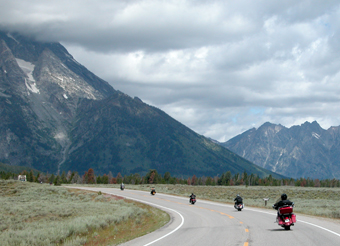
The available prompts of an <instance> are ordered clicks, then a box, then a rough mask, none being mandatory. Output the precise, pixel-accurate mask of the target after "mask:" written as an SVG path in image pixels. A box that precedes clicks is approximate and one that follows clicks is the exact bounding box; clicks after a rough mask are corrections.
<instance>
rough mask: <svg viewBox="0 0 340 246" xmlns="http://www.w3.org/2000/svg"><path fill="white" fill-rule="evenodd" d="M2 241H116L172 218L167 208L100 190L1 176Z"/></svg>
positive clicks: (0, 225) (69, 243) (155, 227)
mask: <svg viewBox="0 0 340 246" xmlns="http://www.w3.org/2000/svg"><path fill="white" fill-rule="evenodd" d="M0 204H1V210H0V232H1V233H0V242H1V245H2V246H7V245H8V246H13V245H41V246H47V245H117V244H119V243H122V242H125V241H128V240H131V239H133V238H136V237H139V236H142V235H144V234H146V233H149V232H151V231H154V230H156V229H158V228H160V227H161V226H163V225H165V224H166V223H167V222H168V221H169V216H168V214H166V213H165V212H163V211H161V210H158V209H155V208H152V207H150V206H146V205H143V204H140V203H136V202H130V201H127V200H124V199H122V198H120V197H115V196H111V195H110V196H109V195H105V194H102V193H101V192H89V191H83V190H76V189H67V188H64V187H56V186H54V185H49V184H38V183H31V182H20V181H14V180H0Z"/></svg>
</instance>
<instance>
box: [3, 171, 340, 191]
mask: <svg viewBox="0 0 340 246" xmlns="http://www.w3.org/2000/svg"><path fill="white" fill-rule="evenodd" d="M20 174H21V175H26V179H27V181H29V182H38V183H50V184H54V185H61V184H120V183H125V184H186V185H207V186H216V185H219V186H237V185H246V186H287V185H288V186H301V187H340V180H339V179H324V180H319V179H310V178H307V179H306V178H300V179H293V178H290V179H275V178H273V177H272V176H271V175H269V176H268V177H266V178H260V177H259V176H258V175H256V174H250V175H249V174H247V172H243V173H241V174H240V173H237V174H232V173H231V172H230V171H227V172H225V173H223V174H222V175H221V176H215V177H209V176H208V177H205V176H202V177H196V175H193V176H192V177H188V178H183V177H173V176H171V174H170V172H166V173H164V175H161V174H159V173H158V172H157V170H156V169H150V170H149V172H148V173H147V174H146V175H145V176H141V175H140V174H138V173H135V174H130V175H124V176H123V175H122V174H121V173H118V174H117V175H116V176H113V174H112V172H109V173H108V174H104V175H102V176H100V175H95V172H94V170H93V169H92V168H90V169H89V170H88V171H86V172H85V173H84V174H83V175H79V174H78V172H71V171H68V172H67V173H66V172H65V171H64V172H62V174H61V175H54V174H48V173H46V174H44V173H38V174H37V175H34V174H33V171H32V170H31V171H29V172H28V171H23V172H21V173H20ZM0 178H1V179H17V178H18V174H15V173H11V172H4V171H1V172H0Z"/></svg>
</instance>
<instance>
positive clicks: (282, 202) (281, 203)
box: [273, 193, 294, 216]
mask: <svg viewBox="0 0 340 246" xmlns="http://www.w3.org/2000/svg"><path fill="white" fill-rule="evenodd" d="M285 205H288V206H292V205H294V203H293V202H291V201H289V200H288V196H287V194H285V193H283V194H282V195H281V200H280V201H278V202H277V203H275V204H274V205H273V208H274V209H276V210H277V216H279V215H280V213H279V208H281V207H283V206H285Z"/></svg>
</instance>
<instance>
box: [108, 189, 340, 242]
mask: <svg viewBox="0 0 340 246" xmlns="http://www.w3.org/2000/svg"><path fill="white" fill-rule="evenodd" d="M131 191H136V190H131ZM137 191H140V190H137ZM106 193H107V192H106ZM159 194H162V195H165V196H173V195H168V194H163V193H159ZM173 197H177V196H173ZM178 197H179V198H184V197H180V196H178ZM129 199H133V198H129ZM133 200H137V199H133ZM137 201H138V200H137ZM201 201H202V202H204V203H208V204H209V203H210V204H214V205H220V206H223V207H232V205H229V204H223V203H222V204H220V203H218V202H212V201H206V200H204V199H201ZM146 203H148V202H146ZM150 204H152V203H150ZM153 205H155V206H159V207H162V206H160V205H157V204H153ZM163 208H166V207H163ZM166 209H169V210H172V211H174V212H176V213H178V214H179V215H180V216H181V218H182V223H181V224H180V225H179V226H178V227H177V228H176V229H175V230H174V231H172V232H170V233H168V234H167V235H165V236H163V237H161V238H159V239H156V240H155V241H153V242H151V243H149V244H146V245H144V246H148V245H150V244H152V243H154V242H157V241H159V240H161V239H163V238H164V237H167V236H169V235H170V234H172V233H173V232H175V231H177V230H178V229H179V228H180V227H181V226H182V225H183V223H184V218H183V216H182V215H181V214H180V213H179V212H177V211H176V210H173V209H171V208H166ZM247 210H250V211H253V212H258V213H263V214H270V215H275V214H273V213H270V212H265V211H260V210H255V209H248V208H247ZM298 222H301V223H305V224H308V225H311V226H314V227H317V228H320V229H322V230H325V231H328V232H330V233H332V234H334V235H336V236H338V237H340V234H339V233H336V232H334V231H332V230H329V229H327V228H325V227H322V226H318V225H315V224H313V223H310V222H307V221H303V220H298Z"/></svg>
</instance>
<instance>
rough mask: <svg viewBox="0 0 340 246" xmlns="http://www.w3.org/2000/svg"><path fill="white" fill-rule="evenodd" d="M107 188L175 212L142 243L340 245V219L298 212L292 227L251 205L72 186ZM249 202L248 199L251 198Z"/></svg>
mask: <svg viewBox="0 0 340 246" xmlns="http://www.w3.org/2000/svg"><path fill="white" fill-rule="evenodd" d="M69 188H79V189H86V190H93V191H101V192H102V193H108V194H113V195H119V196H121V197H125V198H127V199H131V200H135V201H138V202H143V203H146V204H149V205H151V206H155V207H158V208H160V209H162V210H164V211H166V212H167V213H169V214H170V216H171V221H170V223H168V224H167V225H166V226H164V227H162V228H161V229H159V230H156V231H155V232H153V233H150V234H148V235H145V236H143V237H139V238H136V239H134V240H132V241H129V242H127V243H125V244H122V245H124V246H127V245H128V246H137V245H138V246H140V245H145V246H146V245H152V246H158V245H195V246H201V245H202V246H203V245H204V246H206V245H214V246H217V245H228V246H229V245H238V246H240V245H241V246H266V245H268V246H269V245H270V246H272V245H276V246H281V245H282V246H283V245H284V246H286V245H306V246H307V245H308V246H311V245H315V246H319V245H323V246H328V245H340V221H335V220H328V219H323V218H315V217H309V216H303V215H300V214H297V223H296V224H295V226H294V227H291V228H292V229H291V230H290V231H286V230H284V229H283V228H281V227H279V226H278V225H277V224H276V223H275V215H276V211H275V210H273V211H271V210H265V209H257V208H247V207H245V209H244V210H242V211H241V212H238V211H237V210H235V209H234V207H233V206H232V205H229V204H223V203H217V202H211V201H206V200H200V199H199V197H197V203H196V204H195V205H191V204H189V197H188V198H184V197H178V196H171V195H167V194H160V193H157V194H156V195H155V196H152V195H151V194H150V193H149V192H145V191H137V190H128V189H125V190H124V191H121V190H119V189H114V188H91V187H69ZM188 196H189V194H188ZM245 201H246V200H245Z"/></svg>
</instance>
